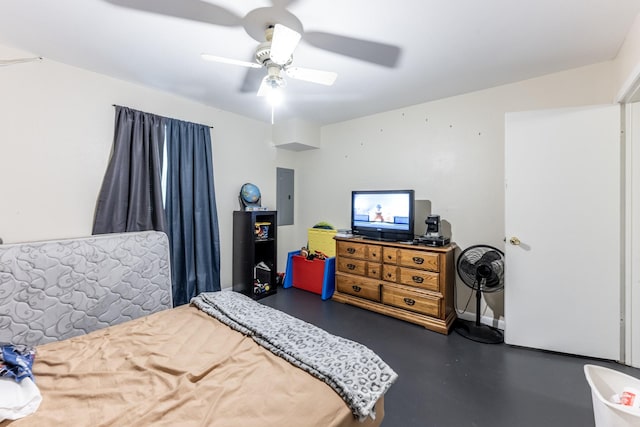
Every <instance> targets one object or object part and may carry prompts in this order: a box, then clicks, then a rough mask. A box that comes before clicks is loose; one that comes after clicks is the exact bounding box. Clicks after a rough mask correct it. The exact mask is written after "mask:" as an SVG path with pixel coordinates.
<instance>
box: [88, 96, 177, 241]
mask: <svg viewBox="0 0 640 427" xmlns="http://www.w3.org/2000/svg"><path fill="white" fill-rule="evenodd" d="M115 108H116V121H115V132H114V138H113V151H112V153H111V159H110V160H109V165H108V166H107V172H106V173H105V177H104V181H103V182H102V188H101V189H100V193H99V195H98V201H97V203H96V212H95V218H94V224H93V234H103V233H120V232H125V231H145V230H158V231H166V226H165V219H164V211H163V206H162V186H161V175H162V157H163V148H164V137H165V121H166V120H167V119H165V118H163V117H160V116H155V115H153V114H149V113H144V112H142V111H136V110H132V109H130V108H126V107H121V106H116V107H115Z"/></svg>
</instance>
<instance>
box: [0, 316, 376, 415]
mask: <svg viewBox="0 0 640 427" xmlns="http://www.w3.org/2000/svg"><path fill="white" fill-rule="evenodd" d="M34 375H35V379H36V384H37V385H38V387H39V388H40V391H41V393H42V396H43V401H42V404H41V405H40V408H39V409H38V411H37V412H36V413H35V414H33V415H30V416H28V417H26V418H23V419H21V420H17V421H13V422H8V421H5V422H4V423H0V427H5V426H11V427H23V426H38V427H40V426H43V427H44V426H60V425H69V426H91V427H97V426H219V427H223V426H225V427H226V426H229V427H250V426H260V427H268V426H274V427H276V426H277V427H286V426H292V427H294V426H295V427H301V426H318V427H351V426H360V427H371V426H378V425H380V423H381V422H382V418H383V416H384V408H383V399H380V401H379V402H378V404H377V406H376V413H377V416H376V420H375V421H373V420H371V419H367V421H365V422H364V423H360V422H358V421H357V420H356V419H355V418H354V417H353V415H352V413H351V411H350V410H349V408H348V407H347V405H346V404H345V403H344V401H343V400H342V399H341V398H340V396H338V394H336V393H335V392H334V391H333V390H332V389H331V388H330V387H329V386H328V385H326V384H325V383H323V382H322V381H320V380H318V379H316V378H314V377H312V376H311V375H310V374H308V373H306V372H304V371H303V370H301V369H299V368H296V367H295V366H293V365H291V364H290V363H288V362H287V361H285V360H283V359H281V358H279V357H277V356H275V355H273V354H272V353H271V352H269V351H268V350H266V349H264V348H262V347H260V346H259V345H258V344H256V343H255V342H254V341H253V340H252V339H251V338H248V337H245V336H243V335H242V334H240V333H238V332H235V331H233V330H231V329H230V328H229V327H227V326H226V325H224V324H222V323H220V322H218V321H217V320H215V319H213V318H212V317H210V316H209V315H207V314H206V313H204V312H202V311H200V310H198V309H197V308H195V307H193V306H190V305H186V306H182V307H178V308H174V309H170V310H165V311H161V312H159V313H155V314H152V315H149V316H146V317H143V318H140V319H136V320H132V321H129V322H126V323H122V324H120V325H117V326H112V327H109V328H106V329H102V330H99V331H96V332H92V333H90V334H88V335H84V336H81V337H75V338H71V339H68V340H65V341H60V342H55V343H49V344H45V345H42V346H40V347H38V348H37V353H36V361H35V363H34Z"/></svg>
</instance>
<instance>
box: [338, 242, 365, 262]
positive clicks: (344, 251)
mask: <svg viewBox="0 0 640 427" xmlns="http://www.w3.org/2000/svg"><path fill="white" fill-rule="evenodd" d="M336 243H337V245H336V253H337V254H338V257H349V258H359V259H365V257H366V255H367V245H366V244H364V243H354V242H336Z"/></svg>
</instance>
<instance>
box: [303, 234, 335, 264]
mask: <svg viewBox="0 0 640 427" xmlns="http://www.w3.org/2000/svg"><path fill="white" fill-rule="evenodd" d="M337 232H338V230H327V229H325V228H310V229H309V232H308V238H309V251H311V253H313V251H320V252H322V253H323V254H325V255H326V256H328V257H334V256H336V241H335V240H333V238H334V237H335V235H336V233H337Z"/></svg>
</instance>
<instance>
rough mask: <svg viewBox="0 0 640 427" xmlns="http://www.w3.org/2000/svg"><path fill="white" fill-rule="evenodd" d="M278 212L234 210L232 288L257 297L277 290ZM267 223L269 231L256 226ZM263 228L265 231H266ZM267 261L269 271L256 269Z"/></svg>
mask: <svg viewBox="0 0 640 427" xmlns="http://www.w3.org/2000/svg"><path fill="white" fill-rule="evenodd" d="M277 219H278V215H277V211H234V212H233V290H234V291H236V292H241V293H243V294H245V295H248V296H250V297H252V298H254V299H259V298H263V297H266V296H267V295H272V294H275V293H276V270H277V266H278V263H277V253H278V246H277V243H278V239H277V231H278V221H277ZM261 223H268V224H269V226H268V231H267V232H266V233H258V232H257V231H256V230H257V228H256V227H259V224H261ZM264 230H265V229H264V227H263V228H262V231H264ZM261 262H262V263H264V264H265V265H266V266H267V267H268V268H269V269H270V271H265V270H263V269H256V266H257V265H259V264H260V263H261Z"/></svg>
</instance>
